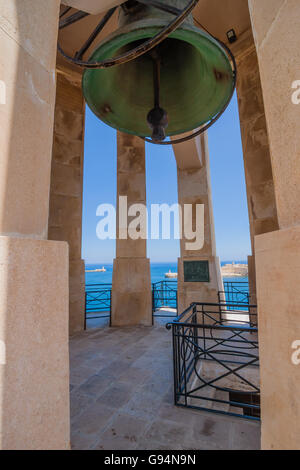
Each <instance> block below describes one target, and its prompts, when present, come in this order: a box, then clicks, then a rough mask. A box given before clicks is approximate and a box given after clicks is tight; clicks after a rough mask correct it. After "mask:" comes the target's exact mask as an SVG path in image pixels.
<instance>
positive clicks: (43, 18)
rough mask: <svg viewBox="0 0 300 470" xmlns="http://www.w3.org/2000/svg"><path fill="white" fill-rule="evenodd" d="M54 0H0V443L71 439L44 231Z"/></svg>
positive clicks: (58, 314) (18, 445)
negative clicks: (0, 93)
mask: <svg viewBox="0 0 300 470" xmlns="http://www.w3.org/2000/svg"><path fill="white" fill-rule="evenodd" d="M59 4H60V2H59V1H58V0H50V1H49V0H39V1H38V2H32V1H31V0H22V1H21V0H10V1H9V2H7V1H6V0H0V49H1V53H0V54H1V61H0V79H1V81H2V82H3V83H4V85H5V89H6V90H5V95H6V99H5V100H4V103H3V104H0V142H1V168H0V341H1V350H2V355H1V357H0V448H1V449H11V450H15V449H27V450H28V449H68V448H69V360H68V246H67V244H66V243H62V242H54V241H48V240H47V233H48V212H49V187H50V170H51V155H52V135H53V118H54V103H55V59H56V42H57V26H58V16H59ZM3 351H4V353H5V354H4V353H3Z"/></svg>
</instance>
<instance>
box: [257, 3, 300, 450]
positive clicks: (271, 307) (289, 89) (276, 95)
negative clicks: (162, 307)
mask: <svg viewBox="0 0 300 470" xmlns="http://www.w3.org/2000/svg"><path fill="white" fill-rule="evenodd" d="M249 6H250V13H251V21H252V27H253V32H254V38H255V44H256V49H257V55H258V61H259V68H260V75H261V84H262V91H263V99H264V104H265V113H266V121H267V128H268V135H269V143H270V153H271V162H272V170H273V179H274V190H275V197H276V205H277V214H278V223H279V230H276V231H274V232H270V233H266V234H263V235H257V236H256V237H255V253H256V272H257V276H256V279H257V298H258V310H259V341H260V363H261V395H262V447H263V449H298V450H299V449H300V401H299V386H300V366H299V365H297V364H298V359H299V353H297V344H298V350H299V341H300V326H299V324H300V314H299V305H300V289H299V281H300V160H299V155H300V133H299V116H300V104H296V103H297V102H298V100H297V99H295V98H296V97H297V96H298V97H299V86H298V92H297V96H296V97H295V96H293V94H295V93H296V91H297V90H295V89H294V88H293V87H295V81H296V80H300V71H299V64H300V49H299V40H300V29H299V17H300V3H299V1H298V0H286V1H278V0H277V1H273V0H265V1H264V2H262V1H261V0H249Z"/></svg>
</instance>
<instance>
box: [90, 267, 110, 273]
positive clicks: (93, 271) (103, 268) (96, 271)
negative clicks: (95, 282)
mask: <svg viewBox="0 0 300 470" xmlns="http://www.w3.org/2000/svg"><path fill="white" fill-rule="evenodd" d="M85 272H86V273H105V272H106V269H105V267H104V266H102V268H98V269H89V270H87V271H85Z"/></svg>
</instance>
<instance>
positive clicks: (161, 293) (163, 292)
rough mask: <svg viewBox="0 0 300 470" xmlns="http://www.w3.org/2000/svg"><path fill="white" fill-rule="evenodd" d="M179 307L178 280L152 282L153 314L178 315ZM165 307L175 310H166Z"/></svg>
mask: <svg viewBox="0 0 300 470" xmlns="http://www.w3.org/2000/svg"><path fill="white" fill-rule="evenodd" d="M177 307H178V298H177V281H159V282H155V283H153V284H152V314H153V316H154V317H172V316H173V317H176V316H177ZM163 309H172V310H174V312H166V311H163Z"/></svg>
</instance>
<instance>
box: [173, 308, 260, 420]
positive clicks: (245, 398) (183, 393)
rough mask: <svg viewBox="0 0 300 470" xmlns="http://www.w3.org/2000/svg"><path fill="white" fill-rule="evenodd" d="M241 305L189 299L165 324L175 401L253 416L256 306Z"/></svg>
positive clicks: (256, 402) (257, 411) (257, 412)
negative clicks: (170, 348) (170, 346)
mask: <svg viewBox="0 0 300 470" xmlns="http://www.w3.org/2000/svg"><path fill="white" fill-rule="evenodd" d="M242 307H243V305H239V304H234V305H232V304H227V305H226V304H224V303H219V304H203V303H195V304H192V305H191V306H190V307H189V308H188V309H187V310H186V311H185V312H183V313H182V314H181V315H180V316H179V317H177V318H176V319H175V320H174V321H173V322H172V323H169V324H168V325H167V328H168V329H172V333H173V360H174V401H175V405H177V406H185V407H190V408H196V409H200V410H205V411H210V412H214V413H222V414H228V415H232V416H237V417H243V418H248V419H254V420H257V419H259V416H260V405H259V403H260V386H259V368H258V366H259V354H258V339H257V332H258V330H257V327H256V326H254V324H255V325H256V324H257V319H256V317H257V308H256V306H255V305H249V308H248V310H242ZM249 312H250V314H249ZM253 319H254V320H253Z"/></svg>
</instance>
